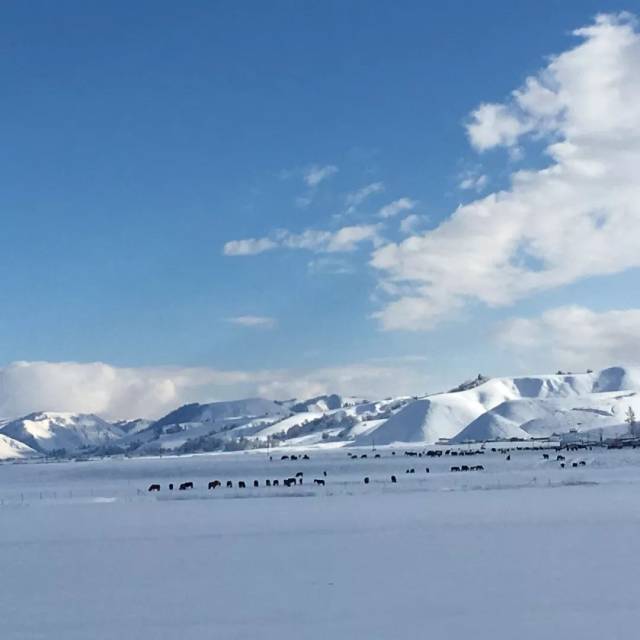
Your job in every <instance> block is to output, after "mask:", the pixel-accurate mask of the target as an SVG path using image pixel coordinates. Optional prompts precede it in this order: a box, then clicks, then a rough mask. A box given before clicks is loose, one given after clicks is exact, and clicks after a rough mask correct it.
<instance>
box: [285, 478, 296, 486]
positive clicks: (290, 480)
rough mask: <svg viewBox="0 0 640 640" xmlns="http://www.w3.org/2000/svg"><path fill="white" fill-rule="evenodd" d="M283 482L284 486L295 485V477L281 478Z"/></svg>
mask: <svg viewBox="0 0 640 640" xmlns="http://www.w3.org/2000/svg"><path fill="white" fill-rule="evenodd" d="M283 482H284V486H285V487H295V486H296V479H295V478H285V480H283Z"/></svg>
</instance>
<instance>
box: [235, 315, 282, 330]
mask: <svg viewBox="0 0 640 640" xmlns="http://www.w3.org/2000/svg"><path fill="white" fill-rule="evenodd" d="M227 321H228V322H230V323H231V324H235V325H238V326H240V327H249V328H255V329H273V328H274V327H275V326H276V319H275V318H271V317H270V316H235V317H233V318H227Z"/></svg>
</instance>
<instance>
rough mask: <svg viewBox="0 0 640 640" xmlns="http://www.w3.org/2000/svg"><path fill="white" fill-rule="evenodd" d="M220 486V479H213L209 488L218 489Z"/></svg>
mask: <svg viewBox="0 0 640 640" xmlns="http://www.w3.org/2000/svg"><path fill="white" fill-rule="evenodd" d="M219 486H220V480H212V481H211V482H210V483H209V489H216V488H217V487H219Z"/></svg>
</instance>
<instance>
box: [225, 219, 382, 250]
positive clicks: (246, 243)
mask: <svg viewBox="0 0 640 640" xmlns="http://www.w3.org/2000/svg"><path fill="white" fill-rule="evenodd" d="M380 231H381V228H380V225H378V224H365V225H352V226H347V227H342V228H340V229H337V230H335V231H326V230H320V229H306V230H305V231H302V232H301V233H292V232H291V231H287V230H285V229H282V230H280V231H277V232H276V233H274V235H273V237H268V238H257V239H256V238H249V239H247V240H231V241H230V242H227V243H226V244H225V245H224V248H223V253H224V255H227V256H246V255H252V254H256V253H261V252H263V251H269V250H270V249H275V248H277V247H279V248H284V249H306V250H308V251H314V252H317V253H340V252H348V251H354V250H355V249H356V248H357V247H358V245H359V244H361V243H363V242H369V243H371V244H373V245H374V246H379V245H380V244H382V242H383V240H382V237H381V235H380Z"/></svg>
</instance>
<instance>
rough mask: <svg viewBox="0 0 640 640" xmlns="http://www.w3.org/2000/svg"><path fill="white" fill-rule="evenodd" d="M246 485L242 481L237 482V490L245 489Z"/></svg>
mask: <svg viewBox="0 0 640 640" xmlns="http://www.w3.org/2000/svg"><path fill="white" fill-rule="evenodd" d="M246 488H247V485H246V484H245V482H244V480H238V489H246Z"/></svg>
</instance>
